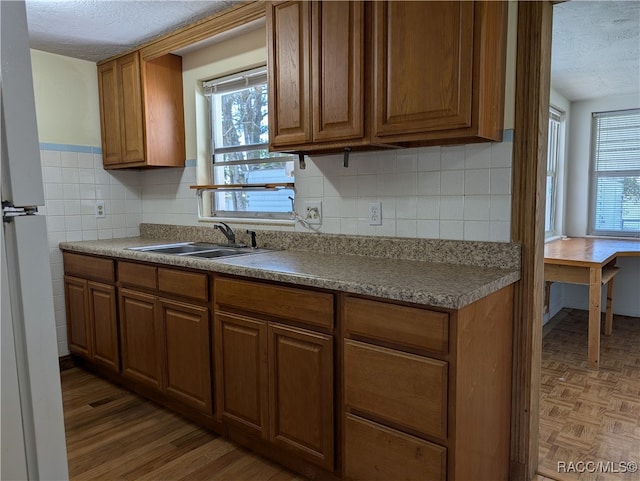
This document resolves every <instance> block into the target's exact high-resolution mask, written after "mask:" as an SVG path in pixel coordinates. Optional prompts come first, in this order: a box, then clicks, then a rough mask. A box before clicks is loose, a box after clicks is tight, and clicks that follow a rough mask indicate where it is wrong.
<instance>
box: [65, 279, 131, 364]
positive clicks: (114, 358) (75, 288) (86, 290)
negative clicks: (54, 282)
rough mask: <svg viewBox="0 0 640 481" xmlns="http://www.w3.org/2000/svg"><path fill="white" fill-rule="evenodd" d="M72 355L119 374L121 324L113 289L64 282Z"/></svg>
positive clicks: (66, 280)
mask: <svg viewBox="0 0 640 481" xmlns="http://www.w3.org/2000/svg"><path fill="white" fill-rule="evenodd" d="M64 291H65V301H66V308H67V341H68V346H69V351H70V352H72V353H74V354H76V355H78V356H82V357H84V358H85V359H87V360H89V361H93V362H96V363H98V364H100V365H101V366H103V367H106V368H108V369H110V370H112V371H115V372H118V371H119V368H120V361H119V356H118V320H117V313H116V289H115V287H114V286H110V285H108V284H102V283H98V282H92V281H88V280H86V279H80V278H77V277H73V276H65V278H64Z"/></svg>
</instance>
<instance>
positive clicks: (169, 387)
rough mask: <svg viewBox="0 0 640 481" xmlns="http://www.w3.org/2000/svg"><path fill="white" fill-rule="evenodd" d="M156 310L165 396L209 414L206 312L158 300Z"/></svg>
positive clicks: (177, 302) (207, 326)
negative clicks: (163, 355)
mask: <svg viewBox="0 0 640 481" xmlns="http://www.w3.org/2000/svg"><path fill="white" fill-rule="evenodd" d="M159 309H160V320H161V325H162V333H163V338H164V346H165V348H164V353H165V356H166V359H165V369H166V375H165V380H166V386H165V393H166V395H167V396H169V397H170V398H173V399H175V400H177V401H180V402H182V403H184V404H186V405H189V406H191V407H193V408H195V409H197V410H199V411H202V412H205V413H211V412H212V402H211V399H212V395H211V387H212V386H211V359H210V354H211V349H210V347H209V340H210V338H211V335H210V330H209V309H208V308H207V307H202V306H196V305H191V304H187V303H184V302H179V301H172V300H169V299H162V298H161V299H160V300H159Z"/></svg>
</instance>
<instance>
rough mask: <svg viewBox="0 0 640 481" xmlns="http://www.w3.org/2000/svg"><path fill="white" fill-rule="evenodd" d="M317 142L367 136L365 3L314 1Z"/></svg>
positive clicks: (313, 29) (313, 76)
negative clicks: (365, 128) (365, 132)
mask: <svg viewBox="0 0 640 481" xmlns="http://www.w3.org/2000/svg"><path fill="white" fill-rule="evenodd" d="M312 9H313V12H312V13H313V27H312V38H313V40H312V44H313V50H312V59H313V60H312V62H313V71H312V79H313V82H312V83H313V141H314V142H318V141H330V140H346V139H359V138H362V137H363V136H364V123H363V121H364V4H363V3H362V2H357V1H356V2H314V3H313V4H312Z"/></svg>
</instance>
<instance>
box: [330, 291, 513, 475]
mask: <svg viewBox="0 0 640 481" xmlns="http://www.w3.org/2000/svg"><path fill="white" fill-rule="evenodd" d="M342 306H343V311H342V313H343V316H342V318H343V321H344V325H345V329H344V332H345V339H344V343H343V359H342V360H343V374H344V378H343V381H344V407H345V409H344V413H343V418H342V419H343V423H344V424H343V429H344V435H343V438H342V459H343V466H342V468H343V471H342V474H343V476H344V478H346V479H348V480H352V481H356V480H362V481H364V480H367V481H369V480H380V481H382V480H390V479H394V480H395V479H402V480H406V481H423V480H426V479H428V480H436V481H437V480H445V479H446V480H449V481H466V480H474V481H483V480H484V481H501V480H502V481H506V480H507V479H508V478H509V449H510V432H509V422H510V409H511V357H512V353H511V343H512V324H513V322H512V319H513V317H512V316H513V286H509V287H506V288H504V289H502V290H500V291H497V292H495V293H493V294H491V295H489V296H487V297H485V298H483V299H480V300H479V301H476V302H474V303H472V304H470V305H468V306H465V307H463V308H462V309H458V310H451V311H449V312H436V311H431V310H428V309H425V308H423V307H419V306H403V305H398V304H395V303H392V302H388V303H387V302H381V301H380V300H371V299H364V298H358V297H355V296H348V295H347V296H345V297H344V299H343V302H342ZM416 320H419V322H420V323H421V328H419V329H417V327H418V325H417V324H416ZM390 330H393V331H394V332H392V333H389V334H388V335H387V334H385V335H384V336H383V335H382V334H381V333H384V332H387V331H390Z"/></svg>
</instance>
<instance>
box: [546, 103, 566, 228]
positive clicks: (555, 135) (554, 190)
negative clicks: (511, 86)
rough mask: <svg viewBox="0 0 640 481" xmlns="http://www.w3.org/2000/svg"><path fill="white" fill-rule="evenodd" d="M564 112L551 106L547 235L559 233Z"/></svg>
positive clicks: (548, 146) (548, 151) (548, 152)
mask: <svg viewBox="0 0 640 481" xmlns="http://www.w3.org/2000/svg"><path fill="white" fill-rule="evenodd" d="M563 122H564V112H561V111H560V110H557V109H555V108H553V107H550V108H549V137H548V144H547V197H546V203H545V216H544V230H545V237H552V236H554V235H558V234H559V232H558V228H557V227H558V226H557V224H558V221H557V218H558V213H557V209H558V187H559V186H558V168H559V166H560V162H561V161H562V155H561V148H560V146H561V145H562V138H561V136H562V135H563V134H564V129H563Z"/></svg>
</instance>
